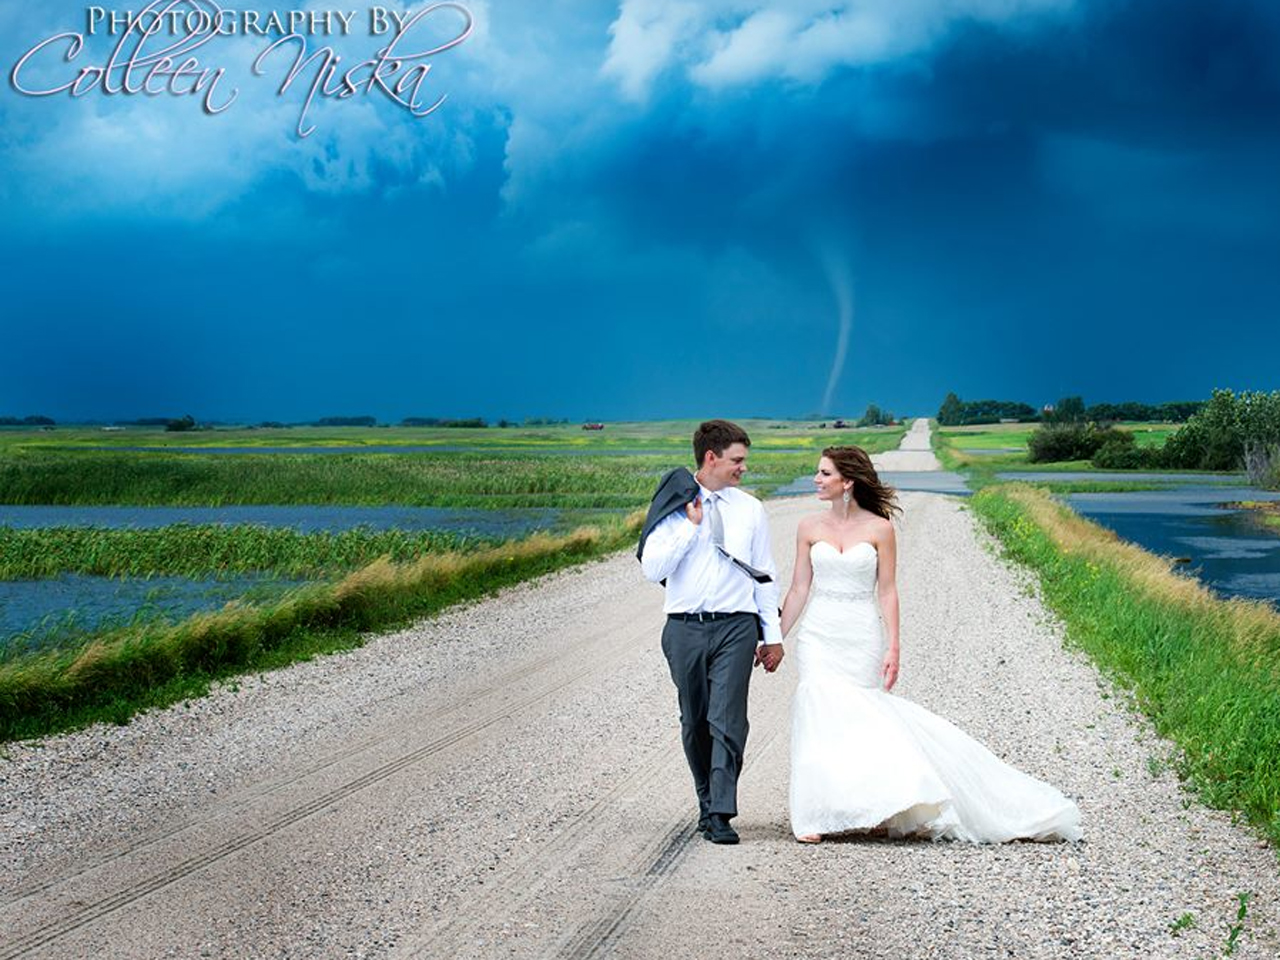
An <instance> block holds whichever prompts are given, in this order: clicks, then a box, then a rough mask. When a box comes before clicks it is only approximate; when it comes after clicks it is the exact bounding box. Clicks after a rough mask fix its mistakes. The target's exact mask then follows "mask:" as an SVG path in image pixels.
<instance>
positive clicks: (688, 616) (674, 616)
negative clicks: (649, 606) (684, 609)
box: [667, 610, 755, 623]
mask: <svg viewBox="0 0 1280 960" xmlns="http://www.w3.org/2000/svg"><path fill="white" fill-rule="evenodd" d="M754 616H755V614H754V613H749V612H747V611H746V610H735V611H734V612H733V613H716V612H708V611H705V610H704V611H699V612H698V613H668V614H667V619H668V620H686V621H688V620H696V621H698V623H708V622H712V621H715V620H728V619H729V618H730V617H754Z"/></svg>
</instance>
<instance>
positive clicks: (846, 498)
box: [844, 487, 853, 517]
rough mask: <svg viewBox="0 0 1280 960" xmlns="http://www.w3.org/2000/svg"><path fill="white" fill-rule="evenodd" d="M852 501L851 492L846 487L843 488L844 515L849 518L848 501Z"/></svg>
mask: <svg viewBox="0 0 1280 960" xmlns="http://www.w3.org/2000/svg"><path fill="white" fill-rule="evenodd" d="M852 499H853V491H852V490H851V489H849V488H848V487H845V488H844V515H845V516H846V517H847V516H849V501H850V500H852Z"/></svg>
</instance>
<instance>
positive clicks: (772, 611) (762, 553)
mask: <svg viewBox="0 0 1280 960" xmlns="http://www.w3.org/2000/svg"><path fill="white" fill-rule="evenodd" d="M749 562H750V564H751V565H752V566H753V567H755V568H756V569H757V570H759V571H760V572H762V573H767V574H769V576H770V578H771V579H770V580H769V582H768V583H757V584H756V586H755V601H756V611H757V612H758V613H759V614H760V623H761V625H762V626H763V627H764V637H763V639H762V640H761V642H762V643H781V642H782V624H781V623H780V622H779V618H778V567H777V565H776V564H775V563H774V562H773V546H772V544H771V543H770V541H769V515H768V514H767V513H765V509H764V505H763V504H760V503H759V502H757V504H756V525H755V530H754V531H753V532H752V536H751V560H750V561H749Z"/></svg>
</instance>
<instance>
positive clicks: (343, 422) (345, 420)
mask: <svg viewBox="0 0 1280 960" xmlns="http://www.w3.org/2000/svg"><path fill="white" fill-rule="evenodd" d="M377 425H378V420H377V418H376V417H321V418H320V419H319V420H317V421H316V422H315V426H317V427H376V426H377Z"/></svg>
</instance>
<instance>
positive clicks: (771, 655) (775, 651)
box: [756, 643, 783, 673]
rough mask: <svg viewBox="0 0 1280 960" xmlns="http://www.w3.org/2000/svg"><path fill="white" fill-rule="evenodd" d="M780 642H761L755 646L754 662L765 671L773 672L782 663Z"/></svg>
mask: <svg viewBox="0 0 1280 960" xmlns="http://www.w3.org/2000/svg"><path fill="white" fill-rule="evenodd" d="M782 656H783V650H782V644H780V643H762V644H760V645H759V646H758V647H756V663H757V664H759V665H761V666H763V667H764V672H765V673H773V671H775V670H777V669H778V664H780V663H782Z"/></svg>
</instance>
